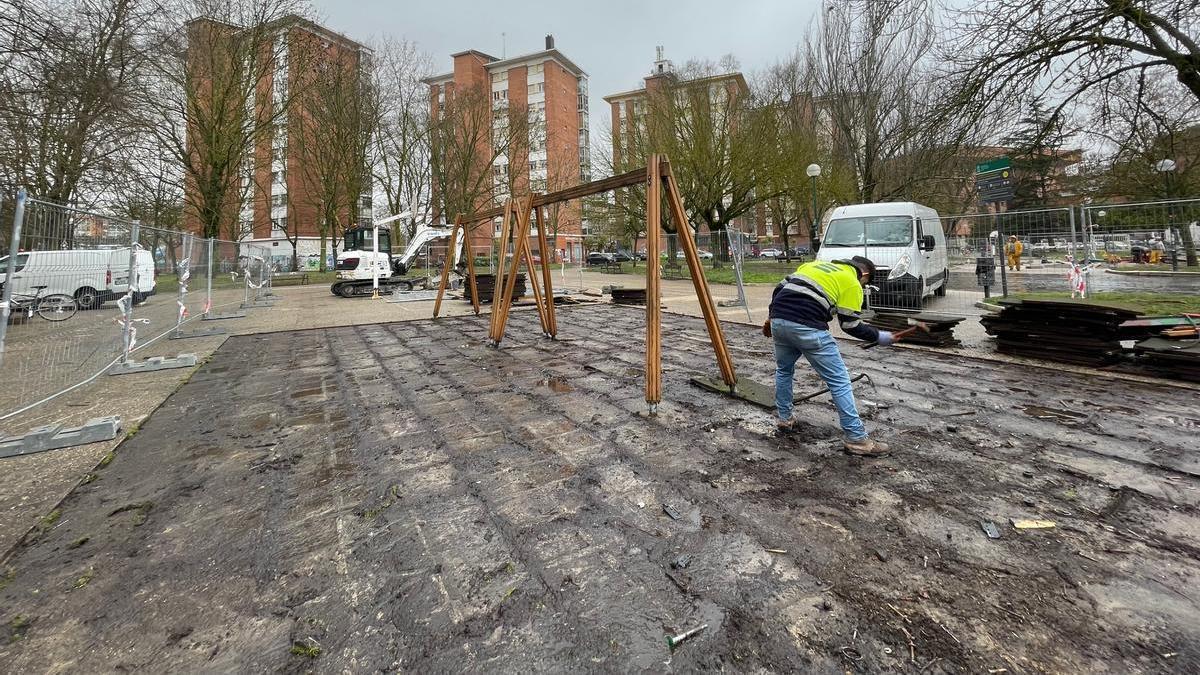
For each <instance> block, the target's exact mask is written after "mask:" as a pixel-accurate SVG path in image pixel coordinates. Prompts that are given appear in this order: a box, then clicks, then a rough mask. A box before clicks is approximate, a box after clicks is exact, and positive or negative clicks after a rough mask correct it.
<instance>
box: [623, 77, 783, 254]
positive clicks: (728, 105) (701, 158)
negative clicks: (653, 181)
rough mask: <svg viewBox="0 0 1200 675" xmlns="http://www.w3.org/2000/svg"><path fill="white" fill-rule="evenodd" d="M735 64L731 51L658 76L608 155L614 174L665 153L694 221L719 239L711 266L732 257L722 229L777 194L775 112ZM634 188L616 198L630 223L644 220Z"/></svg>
mask: <svg viewBox="0 0 1200 675" xmlns="http://www.w3.org/2000/svg"><path fill="white" fill-rule="evenodd" d="M736 67H737V64H736V61H734V60H733V58H732V57H726V58H725V59H724V60H723V61H722V62H721V63H717V64H714V63H704V62H692V63H688V64H687V65H685V66H684V67H683V68H682V69H680V71H679V73H678V74H677V75H674V76H669V77H660V78H656V81H655V83H654V85H653V86H651V87H649V88H648V89H647V93H646V96H645V97H644V98H643V99H641V100H638V101H636V102H634V103H633V105H632V106H631V108H632V109H633V113H632V114H630V115H627V117H626V119H625V121H624V122H623V123H622V127H623V128H621V129H617V130H614V131H613V132H612V133H613V134H614V135H615V136H616V147H617V148H618V150H617V152H616V155H615V157H610V158H609V161H610V162H611V170H612V172H613V173H621V172H624V171H628V170H630V169H633V168H636V167H638V166H645V162H646V157H647V156H648V155H650V154H652V153H665V154H666V155H667V157H668V158H669V160H670V162H671V168H672V170H673V171H674V174H675V179H676V181H677V182H678V184H679V191H680V194H681V196H682V198H683V202H684V205H685V207H686V209H687V216H688V220H689V221H690V222H689V226H690V227H692V228H693V229H698V228H699V225H700V224H701V223H703V224H704V225H706V226H707V228H708V231H709V232H710V233H712V234H714V235H716V237H717V240H716V242H715V244H714V246H713V247H714V248H715V249H716V250H714V251H713V253H714V256H713V264H714V265H716V264H719V262H720V261H722V260H726V259H728V248H727V246H726V245H725V243H724V241H725V240H724V233H725V230H726V228H727V227H728V226H729V224H730V223H731V222H733V221H734V220H735V219H737V218H739V217H741V216H743V215H746V214H748V213H749V212H750V210H751V209H752V208H754V206H755V205H757V204H759V203H761V202H763V201H765V200H767V199H770V198H771V197H773V196H774V194H772V193H770V192H768V190H769V189H770V187H771V186H770V185H769V184H767V183H765V182H763V181H762V179H763V178H764V177H765V176H766V175H767V174H769V173H770V171H771V162H772V161H774V160H776V159H777V158H778V157H779V155H778V153H777V152H775V151H774V150H773V148H772V147H771V144H772V143H773V142H774V131H773V129H772V126H771V125H772V124H773V119H772V115H771V113H770V111H768V110H766V109H764V108H763V107H762V106H760V105H758V103H757V102H756V101H755V99H754V98H753V97H752V96H751V94H750V90H749V86H748V85H747V84H746V82H745V80H744V78H742V76H741V75H740V74H738V73H736V72H733V71H735V69H736ZM637 192H638V191H636V190H629V191H624V192H622V193H621V194H619V195H618V196H617V198H616V200H615V202H614V203H613V205H614V207H615V208H617V209H618V210H619V211H622V212H623V213H624V214H625V215H624V217H625V219H627V220H630V221H636V220H644V217H643V216H642V213H643V209H644V208H645V204H644V199H638V198H637ZM676 226H678V224H675V223H672V224H671V225H669V227H676ZM631 227H632V225H631ZM671 261H672V262H674V253H673V252H672V257H671Z"/></svg>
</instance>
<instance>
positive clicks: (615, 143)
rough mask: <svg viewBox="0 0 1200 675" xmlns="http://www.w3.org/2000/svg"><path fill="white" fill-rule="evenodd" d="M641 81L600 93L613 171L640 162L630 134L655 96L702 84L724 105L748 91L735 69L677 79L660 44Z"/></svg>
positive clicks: (739, 223)
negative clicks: (606, 112) (605, 109)
mask: <svg viewBox="0 0 1200 675" xmlns="http://www.w3.org/2000/svg"><path fill="white" fill-rule="evenodd" d="M642 82H643V86H641V87H639V88H638V89H631V90H629V91H622V92H618V93H615V94H609V95H607V96H605V97H604V102H605V103H608V105H609V109H610V113H611V115H612V157H613V168H614V172H620V171H625V170H628V169H632V168H635V166H634V165H637V164H640V163H642V161H643V158H642V157H640V156H636V155H640V154H641V153H642V152H643V149H638V148H634V147H633V145H635V144H634V142H633V138H634V135H635V132H636V131H637V130H638V129H640V128H643V127H641V125H643V124H644V123H645V116H646V115H647V114H648V113H649V111H650V109H651V107H652V106H654V104H655V100H656V97H661V96H664V95H669V94H668V92H680V91H685V90H687V91H692V90H696V89H701V88H703V89H707V90H708V94H709V99H710V101H713V102H714V103H718V104H719V103H722V102H724V103H725V104H726V105H728V104H729V102H732V101H734V100H736V99H738V98H740V97H743V96H748V95H749V94H750V87H749V85H747V84H746V78H745V77H744V76H743V75H742V74H741V73H739V72H730V73H721V74H718V75H712V76H707V77H700V78H695V79H691V80H683V79H680V77H679V75H678V74H677V73H676V72H675V68H674V65H673V64H672V63H671V61H669V60H668V59H666V58H665V57H664V56H663V48H662V47H658V48H657V57H656V59H655V61H654V65H653V67H652V68H651V70H650V74H649V75H647V76H646V77H645V78H644V79H643V80H642ZM624 196H625V195H624V194H621V193H620V192H619V193H618V194H617V195H616V197H615V198H616V199H622V198H624ZM749 222H750V219H749V218H736V219H734V221H733V223H732V225H733V226H734V227H736V228H739V229H743V230H744V229H745V228H746V227H747V226H748V223H749ZM706 232H707V229H706V227H705V225H704V224H703V223H701V225H700V233H701V234H704V233H706Z"/></svg>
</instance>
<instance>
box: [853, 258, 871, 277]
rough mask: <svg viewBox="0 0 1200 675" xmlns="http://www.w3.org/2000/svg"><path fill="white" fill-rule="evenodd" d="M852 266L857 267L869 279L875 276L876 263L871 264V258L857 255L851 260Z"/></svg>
mask: <svg viewBox="0 0 1200 675" xmlns="http://www.w3.org/2000/svg"><path fill="white" fill-rule="evenodd" d="M850 264H851V265H854V266H855V267H857V268H858V271H859V273H860V274H865V275H867V276H868V277H873V276H875V263H873V262H871V259H870V258H866V257H864V256H861V255H856V256H854V257H853V258H851V259H850Z"/></svg>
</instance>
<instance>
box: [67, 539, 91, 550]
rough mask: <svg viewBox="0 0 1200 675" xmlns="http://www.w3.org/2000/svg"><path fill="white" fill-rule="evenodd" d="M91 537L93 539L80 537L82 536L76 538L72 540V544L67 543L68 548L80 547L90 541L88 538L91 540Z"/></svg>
mask: <svg viewBox="0 0 1200 675" xmlns="http://www.w3.org/2000/svg"><path fill="white" fill-rule="evenodd" d="M90 539H91V537H80V538H78V539H76V540H75V541H73V542H71V543H70V544H67V548H69V549H76V548H79V547H80V546H83V545H84V544H86V543H88V540H90Z"/></svg>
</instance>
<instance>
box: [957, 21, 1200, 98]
mask: <svg viewBox="0 0 1200 675" xmlns="http://www.w3.org/2000/svg"><path fill="white" fill-rule="evenodd" d="M1198 28H1200V11H1198V7H1197V4H1196V2H1195V0H1053V1H1048V0H985V1H983V2H978V3H974V4H971V5H970V6H969V8H967V9H963V10H961V11H959V12H957V13H956V14H955V21H954V23H953V26H952V30H953V33H952V34H953V35H954V36H955V37H954V39H953V40H951V41H949V42H948V43H947V45H946V46H947V49H946V52H945V56H946V58H947V60H949V61H950V62H951V63H953V64H954V74H955V75H956V76H957V91H956V93H955V95H953V96H951V97H949V98H948V102H949V104H950V105H951V106H953V107H966V106H974V107H991V106H995V105H996V104H997V102H999V101H1005V100H1009V99H1012V98H1014V97H1018V98H1019V97H1022V96H1023V95H1025V94H1027V93H1030V92H1033V93H1035V94H1038V95H1041V94H1046V93H1049V94H1052V95H1053V96H1054V97H1055V98H1056V99H1057V100H1058V101H1059V106H1058V107H1057V108H1056V109H1054V110H1053V111H1052V113H1051V117H1052V118H1056V117H1058V115H1059V112H1060V111H1061V110H1063V109H1064V108H1065V106H1067V105H1070V104H1071V103H1072V102H1073V101H1075V100H1076V99H1077V98H1078V97H1080V96H1081V95H1083V94H1084V93H1087V92H1100V93H1102V94H1115V93H1119V92H1120V88H1119V87H1120V85H1119V81H1120V78H1122V77H1123V76H1124V75H1125V74H1127V73H1147V74H1156V73H1161V74H1164V75H1172V76H1174V77H1175V78H1176V79H1177V80H1178V81H1179V82H1180V83H1181V84H1182V85H1183V87H1184V88H1185V89H1186V90H1187V91H1188V92H1190V95H1191V96H1192V97H1194V98H1195V99H1196V100H1200V46H1198V42H1200V40H1198V39H1197V30H1198Z"/></svg>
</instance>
